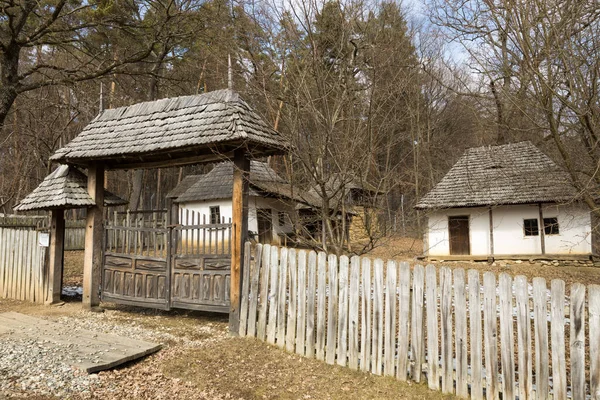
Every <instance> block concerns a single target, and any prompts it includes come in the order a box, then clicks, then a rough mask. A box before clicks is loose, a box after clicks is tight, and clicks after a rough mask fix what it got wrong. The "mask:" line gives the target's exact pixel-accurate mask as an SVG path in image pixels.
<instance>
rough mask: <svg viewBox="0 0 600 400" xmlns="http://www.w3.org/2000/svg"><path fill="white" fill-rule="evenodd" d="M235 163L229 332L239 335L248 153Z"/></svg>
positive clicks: (238, 155)
mask: <svg viewBox="0 0 600 400" xmlns="http://www.w3.org/2000/svg"><path fill="white" fill-rule="evenodd" d="M233 162H234V168H233V196H232V199H231V200H232V229H233V235H232V236H233V240H232V243H231V280H230V294H229V300H230V304H231V306H230V308H229V331H230V333H232V334H234V335H237V334H238V331H239V324H240V294H241V290H242V268H243V266H242V260H243V259H244V255H243V251H244V242H245V241H246V239H247V238H248V176H249V175H250V160H249V159H248V158H246V152H245V151H244V150H243V149H241V150H237V151H236V152H235V155H234V160H233Z"/></svg>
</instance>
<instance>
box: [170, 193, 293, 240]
mask: <svg viewBox="0 0 600 400" xmlns="http://www.w3.org/2000/svg"><path fill="white" fill-rule="evenodd" d="M215 206H219V211H220V213H221V219H223V218H225V222H226V223H228V222H229V221H230V219H231V218H232V202H231V200H230V199H223V200H207V201H196V202H190V203H180V204H179V209H180V213H181V214H180V215H182V216H183V217H182V218H181V221H180V222H181V223H186V221H185V215H186V214H185V210H190V211H194V212H195V213H197V214H199V215H206V223H210V208H211V207H215ZM257 209H271V210H272V213H271V215H272V220H271V225H272V226H273V244H279V235H280V234H286V233H288V234H289V233H292V232H294V225H293V223H292V221H291V218H290V217H292V216H293V214H292V213H293V212H294V210H295V208H294V205H293V204H292V203H291V202H286V201H283V200H279V199H274V198H267V197H257V196H249V198H248V231H250V232H258V220H257ZM280 211H283V212H286V213H287V214H288V216H287V217H286V218H285V224H284V225H283V226H280V225H279V212H280ZM200 218H202V217H200ZM196 223H198V222H197V221H196V220H194V221H192V217H191V216H190V217H189V221H187V224H196ZM200 223H202V220H200Z"/></svg>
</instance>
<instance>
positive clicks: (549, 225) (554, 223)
mask: <svg viewBox="0 0 600 400" xmlns="http://www.w3.org/2000/svg"><path fill="white" fill-rule="evenodd" d="M549 220H553V221H554V222H549V223H547V221H549ZM548 228H549V230H550V232H548V230H547V229H548ZM553 228H556V232H552V230H553ZM544 235H547V236H556V235H560V226H559V224H558V217H544Z"/></svg>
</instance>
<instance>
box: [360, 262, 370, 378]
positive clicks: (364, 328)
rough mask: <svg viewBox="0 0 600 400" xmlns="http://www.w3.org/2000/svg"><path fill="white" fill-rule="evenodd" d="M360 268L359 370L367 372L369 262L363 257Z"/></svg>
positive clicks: (368, 353)
mask: <svg viewBox="0 0 600 400" xmlns="http://www.w3.org/2000/svg"><path fill="white" fill-rule="evenodd" d="M361 267H362V291H361V299H360V306H361V308H360V310H361V318H360V370H361V371H364V372H368V371H370V370H371V331H372V328H371V327H372V322H373V319H372V316H371V293H372V291H371V260H370V259H369V258H367V257H364V258H363V259H362V262H361Z"/></svg>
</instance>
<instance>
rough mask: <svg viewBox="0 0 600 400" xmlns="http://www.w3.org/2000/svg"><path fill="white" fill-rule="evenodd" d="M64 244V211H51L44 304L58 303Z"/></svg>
mask: <svg viewBox="0 0 600 400" xmlns="http://www.w3.org/2000/svg"><path fill="white" fill-rule="evenodd" d="M64 244H65V211H64V210H63V209H60V210H52V216H51V218H50V259H49V266H50V271H49V272H50V276H49V277H48V279H49V281H50V282H49V285H48V287H49V291H50V293H48V297H47V300H46V304H53V303H58V302H59V301H60V291H61V288H62V274H63V255H64Z"/></svg>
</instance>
